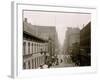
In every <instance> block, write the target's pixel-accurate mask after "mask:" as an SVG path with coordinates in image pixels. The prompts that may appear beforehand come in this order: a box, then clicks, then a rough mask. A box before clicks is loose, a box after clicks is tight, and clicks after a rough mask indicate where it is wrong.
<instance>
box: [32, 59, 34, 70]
mask: <svg viewBox="0 0 100 80" xmlns="http://www.w3.org/2000/svg"><path fill="white" fill-rule="evenodd" d="M33 68H34V62H33V59H32V69H33Z"/></svg>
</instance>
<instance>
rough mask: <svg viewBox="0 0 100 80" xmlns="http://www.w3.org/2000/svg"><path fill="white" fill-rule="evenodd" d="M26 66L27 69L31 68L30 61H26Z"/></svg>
mask: <svg viewBox="0 0 100 80" xmlns="http://www.w3.org/2000/svg"><path fill="white" fill-rule="evenodd" d="M28 68H29V69H30V68H31V65H30V61H28Z"/></svg>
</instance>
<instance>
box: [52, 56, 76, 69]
mask: <svg viewBox="0 0 100 80" xmlns="http://www.w3.org/2000/svg"><path fill="white" fill-rule="evenodd" d="M64 58H66V57H65V55H59V64H58V65H54V66H52V67H51V68H61V67H74V66H75V64H74V63H72V62H71V61H70V57H67V59H65V60H64ZM60 60H62V62H61V61H60Z"/></svg>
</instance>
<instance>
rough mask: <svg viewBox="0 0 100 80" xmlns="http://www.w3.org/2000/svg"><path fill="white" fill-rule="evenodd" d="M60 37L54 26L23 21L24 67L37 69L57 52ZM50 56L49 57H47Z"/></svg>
mask: <svg viewBox="0 0 100 80" xmlns="http://www.w3.org/2000/svg"><path fill="white" fill-rule="evenodd" d="M57 40H58V38H57V33H56V28H55V27H54V26H39V25H32V24H30V23H28V22H27V19H26V18H25V21H24V22H23V68H24V69H36V68H38V67H40V65H43V64H45V63H47V62H48V60H51V58H52V56H55V55H56V54H57V53H56V52H55V49H58V46H57V45H58V43H57V42H58V41H57ZM47 57H48V58H47Z"/></svg>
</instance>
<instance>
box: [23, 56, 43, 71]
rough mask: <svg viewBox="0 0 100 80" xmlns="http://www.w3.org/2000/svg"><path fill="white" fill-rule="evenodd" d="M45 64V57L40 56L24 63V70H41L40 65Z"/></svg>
mask: <svg viewBox="0 0 100 80" xmlns="http://www.w3.org/2000/svg"><path fill="white" fill-rule="evenodd" d="M42 64H44V56H40V57H37V58H34V59H30V60H26V61H24V63H23V68H24V69H36V68H39V67H40V65H42Z"/></svg>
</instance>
